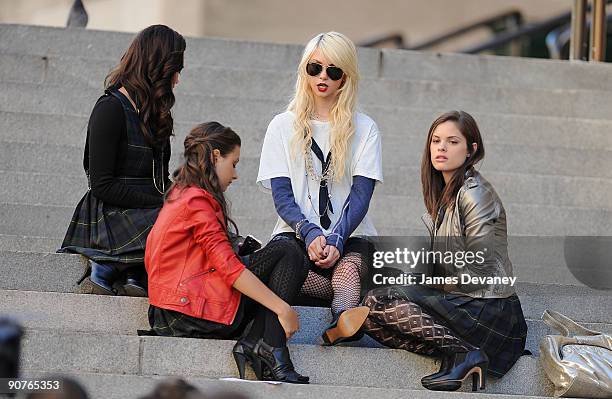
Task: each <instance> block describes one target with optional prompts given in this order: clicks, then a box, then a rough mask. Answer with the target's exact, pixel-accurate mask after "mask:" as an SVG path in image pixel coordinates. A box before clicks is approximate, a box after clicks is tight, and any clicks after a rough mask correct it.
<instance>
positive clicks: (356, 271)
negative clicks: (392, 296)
mask: <svg viewBox="0 0 612 399" xmlns="http://www.w3.org/2000/svg"><path fill="white" fill-rule="evenodd" d="M367 272H368V265H367V262H366V261H365V259H364V256H363V255H362V254H361V253H359V252H348V253H346V254H344V255H343V256H342V257H341V258H340V260H338V262H337V263H336V266H334V270H333V272H332V276H331V279H330V278H327V277H325V276H322V275H320V274H317V273H315V272H313V271H309V272H308V277H306V281H305V282H304V285H303V286H302V293H303V294H304V295H308V296H312V297H315V298H321V299H327V300H329V299H331V300H332V305H331V310H332V312H333V313H335V314H338V313H340V312H342V311H344V310H346V309H350V308H354V307H355V306H357V305H359V296H360V294H361V280H362V279H363V278H364V277H365V275H366V274H367Z"/></svg>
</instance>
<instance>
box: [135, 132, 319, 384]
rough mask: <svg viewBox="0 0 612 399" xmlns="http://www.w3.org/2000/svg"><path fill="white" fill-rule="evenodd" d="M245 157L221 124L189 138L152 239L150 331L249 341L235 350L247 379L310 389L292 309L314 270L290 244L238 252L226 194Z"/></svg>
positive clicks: (274, 243) (282, 242) (149, 259)
mask: <svg viewBox="0 0 612 399" xmlns="http://www.w3.org/2000/svg"><path fill="white" fill-rule="evenodd" d="M239 158H240V137H239V136H238V135H237V134H236V133H235V132H234V131H233V130H231V129H230V128H228V127H225V126H223V125H221V124H219V123H217V122H208V123H204V124H201V125H198V126H196V127H195V128H194V129H193V130H192V131H191V132H190V133H189V135H188V136H187V138H186V139H185V153H184V162H183V164H182V165H181V166H180V167H179V168H178V169H177V170H176V171H175V172H174V174H173V178H174V183H173V185H172V187H171V188H170V190H169V191H168V193H167V195H166V200H165V203H164V206H163V208H162V210H161V211H160V213H159V216H158V218H157V221H156V222H155V225H154V226H153V229H152V230H151V232H150V233H149V236H148V239H147V245H146V251H145V267H146V269H147V273H148V277H149V303H150V308H149V322H150V324H151V327H152V329H153V331H154V332H155V333H156V334H157V335H165V336H175V337H194V338H220V339H232V338H236V337H238V336H240V335H242V338H240V339H239V340H238V342H237V343H236V345H235V346H234V349H233V355H234V359H235V360H236V365H237V366H238V371H239V373H240V378H244V368H245V364H246V363H247V362H248V363H249V364H251V366H252V367H253V369H254V371H255V374H256V375H257V378H259V379H264V378H266V379H271V380H277V381H284V382H291V383H308V377H306V376H302V375H300V374H298V373H297V372H296V371H295V369H294V367H293V364H292V363H291V359H290V357H289V351H288V349H287V339H288V338H289V337H290V336H291V335H292V334H293V333H295V332H296V331H297V330H298V328H299V320H298V316H297V313H296V312H295V311H294V310H293V309H292V308H291V306H289V304H288V303H291V302H292V301H293V299H294V296H295V294H296V293H298V292H299V290H300V287H301V286H302V284H303V282H304V280H305V279H306V275H307V273H308V264H307V263H306V262H305V260H304V259H303V258H302V257H300V256H297V255H295V254H296V253H298V252H297V251H295V250H293V248H291V246H293V245H296V244H295V242H293V241H290V240H274V241H271V242H270V243H269V244H268V245H266V247H265V248H263V249H261V250H259V251H257V252H255V253H253V254H252V255H250V256H248V257H244V258H243V259H241V258H240V257H238V256H237V255H236V253H235V252H234V250H233V249H232V245H231V243H230V241H229V234H230V229H229V226H231V227H232V228H233V230H234V231H233V232H235V233H237V228H236V225H235V223H234V222H233V221H232V219H231V218H230V217H229V214H228V209H227V203H226V201H225V197H224V194H223V193H224V191H225V190H226V189H227V187H228V186H229V185H230V184H231V183H232V181H233V180H235V179H237V177H238V176H237V174H236V165H237V164H238V161H239ZM245 263H246V266H245ZM242 294H244V295H242ZM251 322H252V323H251ZM249 324H250V326H249V327H248V328H247V326H248V325H249Z"/></svg>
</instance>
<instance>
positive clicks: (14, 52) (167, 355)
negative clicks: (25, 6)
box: [0, 25, 612, 399]
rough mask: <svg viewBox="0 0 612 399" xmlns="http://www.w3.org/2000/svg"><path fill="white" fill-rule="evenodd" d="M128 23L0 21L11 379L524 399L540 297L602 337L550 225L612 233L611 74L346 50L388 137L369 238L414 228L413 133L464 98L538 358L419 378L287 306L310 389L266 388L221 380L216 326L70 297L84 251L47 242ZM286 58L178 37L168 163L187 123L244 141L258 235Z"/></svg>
mask: <svg viewBox="0 0 612 399" xmlns="http://www.w3.org/2000/svg"><path fill="white" fill-rule="evenodd" d="M131 38H132V35H129V34H123V33H115V32H100V31H89V30H71V31H67V30H64V29H54V28H42V27H33V26H17V25H0V142H1V143H2V145H0V181H2V182H3V184H2V185H1V186H0V221H1V223H0V315H2V314H4V315H11V316H13V317H15V318H17V319H18V320H19V321H20V322H21V324H22V325H23V326H24V327H25V328H26V332H27V334H26V337H25V339H24V345H23V356H22V369H23V370H24V374H25V375H27V376H41V375H45V374H47V373H55V374H57V373H61V374H68V375H72V376H74V377H76V378H77V379H78V380H80V381H81V382H83V383H84V384H85V386H86V387H87V388H88V389H89V391H90V392H91V393H92V395H93V397H94V398H136V397H138V396H139V395H143V394H145V393H146V392H148V391H149V390H151V389H152V387H153V386H154V385H155V384H156V382H157V381H158V380H159V379H160V378H163V377H165V376H182V377H185V378H186V379H187V380H189V381H190V382H192V383H193V384H195V385H197V386H199V387H201V388H202V390H204V391H205V392H208V393H214V392H218V391H221V390H233V391H237V392H242V393H245V394H247V395H248V396H249V397H255V398H284V397H322V398H323V397H324V398H336V397H337V398H343V397H347V396H350V397H355V398H366V397H367V398H370V397H372V396H374V395H375V396H377V397H380V398H381V399H382V398H396V397H414V398H464V397H466V398H467V397H476V395H478V397H487V395H488V396H490V397H495V398H510V397H514V396H515V395H521V396H522V397H525V398H530V397H543V396H550V395H551V394H552V386H551V384H550V383H549V382H548V381H547V379H546V377H545V376H544V374H543V372H542V371H541V368H540V367H539V364H538V360H537V355H538V347H537V346H538V341H539V340H540V339H541V338H542V337H543V336H544V335H545V334H548V333H550V331H549V330H548V329H547V327H546V326H545V325H544V324H543V323H542V322H541V321H540V320H539V319H540V316H541V314H542V312H543V311H544V310H545V309H555V310H558V311H561V312H563V313H564V314H567V315H568V316H570V317H572V318H574V319H576V320H578V321H581V322H583V323H585V324H586V325H587V326H589V327H590V328H594V329H598V330H601V331H607V332H612V292H611V291H596V290H593V289H590V288H588V287H586V286H584V284H583V283H581V282H580V280H579V279H577V278H576V277H575V276H574V275H573V274H572V273H571V272H570V270H569V269H568V267H567V266H566V264H565V259H564V256H563V250H564V247H563V239H562V238H559V236H564V235H611V232H612V228H611V226H612V200H611V198H612V150H611V148H612V135H611V134H610V131H611V130H612V115H611V114H610V113H609V112H608V109H607V108H606V107H605V106H603V105H601V104H610V103H611V101H610V100H612V69H610V67H609V66H608V65H585V64H570V63H567V62H556V61H544V60H527V59H515V58H502V57H486V56H465V55H454V54H443V55H439V54H422V53H417V52H407V51H395V50H382V51H381V50H374V49H360V50H359V57H360V63H361V71H362V75H363V83H362V85H361V88H360V91H361V95H360V106H361V109H363V110H364V111H365V112H366V113H368V114H369V115H370V116H372V117H373V118H374V119H375V120H376V121H377V123H378V124H379V127H380V129H381V132H382V137H383V156H384V173H385V183H384V184H383V185H381V186H380V187H379V188H377V190H376V193H375V195H374V199H373V203H372V206H371V214H372V215H373V219H374V222H375V224H376V226H377V228H378V230H379V233H380V234H382V235H416V234H423V233H424V227H423V226H422V224H421V222H420V215H421V214H422V213H423V211H424V208H423V205H422V199H421V194H420V178H419V163H420V158H421V152H422V149H423V146H424V140H425V138H426V137H425V136H426V133H427V129H428V127H429V124H430V123H431V121H432V120H433V119H434V118H435V117H436V116H437V115H438V114H439V113H441V112H443V111H446V110H449V109H456V108H460V109H464V110H466V111H468V112H470V113H472V114H473V115H474V116H475V117H476V119H477V121H478V122H479V125H480V127H481V131H482V133H483V136H484V141H485V148H486V152H487V155H486V158H485V160H484V163H483V165H482V167H481V170H482V172H483V173H484V174H485V175H486V176H487V178H489V180H491V181H492V182H493V184H494V185H495V187H496V189H497V191H498V192H499V194H500V196H501V197H502V199H503V200H504V205H505V207H506V210H507V213H508V222H509V232H510V233H511V234H512V235H513V237H512V238H511V240H510V251H511V252H510V256H511V258H512V260H513V263H514V265H515V273H516V275H517V277H518V280H519V283H518V287H517V291H518V292H519V295H520V297H521V301H522V303H523V309H524V312H525V316H526V318H527V319H528V324H529V337H528V344H527V346H528V349H530V350H531V351H532V352H533V353H534V356H523V357H522V358H521V360H520V361H519V362H518V363H517V364H516V365H515V367H514V368H513V369H512V370H511V371H510V372H509V373H508V374H507V375H506V376H505V377H504V378H503V379H501V380H494V379H491V381H490V383H489V385H488V387H487V390H486V393H478V394H473V393H469V392H463V393H462V392H457V393H435V392H430V391H425V390H423V388H422V387H421V385H420V382H419V380H420V377H421V376H422V375H425V374H428V373H430V372H432V371H433V370H434V369H435V368H436V366H435V365H434V362H433V361H432V360H430V359H427V358H424V357H421V356H417V355H414V354H410V353H407V352H405V351H398V350H392V349H387V348H381V347H380V345H377V344H376V343H375V342H374V341H372V340H371V339H368V338H367V337H366V338H364V339H363V340H361V341H360V342H357V343H355V344H353V345H351V346H343V347H333V348H324V347H321V346H319V345H318V344H319V342H318V339H319V338H318V337H319V335H320V332H321V331H322V330H323V328H324V327H325V326H326V324H327V323H328V322H329V318H330V316H329V312H328V310H327V309H324V308H314V307H299V308H298V310H299V313H300V318H301V323H302V329H301V330H300V332H299V333H298V334H296V336H295V337H293V339H292V341H291V345H290V349H291V352H292V356H293V359H294V361H295V363H296V366H297V367H298V369H299V370H300V371H302V372H304V373H305V374H308V375H310V377H311V381H312V382H313V384H311V385H309V386H292V385H287V384H282V385H276V386H270V385H267V384H261V383H258V384H253V383H246V382H236V381H224V380H219V377H235V376H237V371H236V368H235V365H234V363H233V360H232V358H231V355H230V349H231V346H232V345H233V343H232V342H230V341H221V340H196V339H178V338H176V339H175V338H163V337H138V336H137V335H136V330H137V329H144V328H148V323H147V319H146V309H147V301H146V300H143V299H141V298H128V297H106V296H94V295H81V294H78V293H77V292H78V290H77V287H76V285H75V282H76V280H77V279H78V277H79V276H80V275H81V274H82V272H83V268H84V263H83V260H82V259H81V257H79V256H76V255H63V254H62V255H60V254H55V253H53V252H54V251H55V249H56V248H57V247H58V246H59V244H60V243H61V239H62V238H63V235H64V233H65V231H66V227H67V225H68V222H69V220H70V217H71V215H72V212H73V210H74V206H75V204H76V203H77V201H78V200H79V199H80V198H81V196H82V195H83V194H84V192H85V190H86V187H87V184H86V179H85V176H84V173H83V172H82V163H81V162H82V147H83V145H84V141H85V129H86V124H87V118H88V116H89V113H90V111H91V108H92V107H93V104H94V103H95V100H96V98H97V97H98V96H99V95H100V93H101V92H102V81H103V79H104V77H105V75H106V73H107V72H108V70H109V69H110V68H111V67H112V66H113V65H114V63H116V62H117V60H118V59H119V57H120V55H121V53H122V52H123V51H124V50H125V48H126V47H127V46H128V44H129V42H130V41H131ZM300 53H301V48H300V47H299V46H291V45H276V44H264V43H250V42H241V41H230V40H221V39H190V40H188V45H187V53H186V68H185V70H184V72H183V73H182V76H181V83H180V85H179V86H177V89H176V96H177V103H176V106H175V108H174V115H175V121H176V123H177V125H176V129H175V130H176V138H175V139H174V142H173V159H172V165H176V164H177V162H178V160H179V156H180V153H181V146H182V141H183V138H184V137H185V135H186V133H187V132H188V130H189V128H190V127H191V126H193V125H195V124H196V123H199V122H203V121H207V120H218V121H220V122H221V123H224V124H227V125H229V126H232V127H233V128H234V129H235V130H236V131H237V132H238V133H239V134H240V135H241V137H242V139H243V147H242V157H241V162H240V165H239V167H238V173H239V176H240V179H239V180H238V182H237V183H235V184H233V185H232V189H231V190H230V193H229V194H230V198H231V201H232V204H233V205H232V210H233V215H234V216H235V219H236V220H237V222H238V225H239V227H240V228H241V231H242V232H246V233H251V234H254V235H256V236H258V237H260V238H263V239H266V238H267V237H268V236H269V233H270V231H271V230H272V227H273V225H274V221H275V218H276V216H275V212H274V207H273V204H272V200H271V197H270V196H269V195H267V194H265V193H262V192H261V191H259V190H258V189H257V187H256V185H255V183H254V181H255V177H256V171H257V165H258V160H259V152H260V150H261V144H262V140H263V137H264V134H265V129H266V126H267V123H268V122H269V120H270V119H271V118H272V116H273V115H274V114H276V113H278V112H281V111H282V110H283V109H284V107H285V106H286V104H287V102H288V100H289V97H290V95H291V90H292V88H293V79H294V77H293V76H294V74H295V71H294V69H295V65H296V64H297V62H298V59H299V56H300ZM389 210H392V212H390V211H389ZM536 236H537V238H536ZM542 236H547V238H543V237H542ZM251 377H252V376H251ZM466 385H468V384H466Z"/></svg>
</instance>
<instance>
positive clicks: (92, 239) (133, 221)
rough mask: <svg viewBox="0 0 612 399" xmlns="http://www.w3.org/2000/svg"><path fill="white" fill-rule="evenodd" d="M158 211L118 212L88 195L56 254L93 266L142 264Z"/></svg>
mask: <svg viewBox="0 0 612 399" xmlns="http://www.w3.org/2000/svg"><path fill="white" fill-rule="evenodd" d="M160 209H161V208H151V209H145V208H135V209H125V208H119V207H116V206H112V205H108V204H105V203H104V202H103V201H102V200H100V199H98V198H96V197H95V196H94V195H92V194H91V191H87V193H86V194H85V196H84V197H83V198H82V199H81V201H80V202H79V204H78V205H77V207H76V210H75V211H74V215H73V216H72V220H71V221H70V225H69V226H68V231H67V232H66V237H65V238H64V242H63V243H62V246H61V248H60V249H59V250H58V251H57V252H60V253H61V252H67V253H77V254H81V255H84V256H86V257H87V258H89V259H91V260H93V261H96V262H117V263H126V264H142V263H144V250H145V243H146V242H147V236H148V235H149V232H150V231H151V228H152V227H153V224H154V223H155V220H156V219H157V215H158V213H159V211H160Z"/></svg>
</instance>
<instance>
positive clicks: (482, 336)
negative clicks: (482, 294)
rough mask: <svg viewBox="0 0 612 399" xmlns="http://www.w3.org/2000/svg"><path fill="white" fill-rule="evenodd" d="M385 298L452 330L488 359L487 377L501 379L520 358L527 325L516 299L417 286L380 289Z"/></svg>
mask: <svg viewBox="0 0 612 399" xmlns="http://www.w3.org/2000/svg"><path fill="white" fill-rule="evenodd" d="M380 289H386V290H388V295H389V298H393V299H406V300H408V301H410V302H414V303H416V304H417V305H419V306H420V307H421V308H422V309H423V311H425V312H426V313H428V314H429V315H431V316H432V317H433V318H434V319H436V321H437V322H438V323H439V324H443V325H445V326H447V327H448V328H450V329H451V330H453V331H454V332H455V333H456V334H457V335H458V336H459V337H461V338H463V339H464V340H465V341H467V342H469V343H470V344H472V345H474V346H476V347H479V348H481V349H483V350H484V351H485V352H486V353H487V356H488V357H489V374H491V375H492V376H494V377H502V376H504V374H506V373H507V372H508V371H509V370H510V369H511V368H512V366H513V365H514V363H516V361H517V360H518V359H519V358H520V357H521V356H522V355H523V351H524V350H525V342H526V339H527V323H526V322H525V318H524V316H523V309H522V308H521V302H520V301H519V298H518V296H516V294H513V295H511V296H509V297H508V298H473V297H470V296H467V295H461V294H452V293H448V292H444V291H441V290H438V289H435V288H431V287H427V286H421V285H406V286H393V287H386V288H380Z"/></svg>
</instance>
